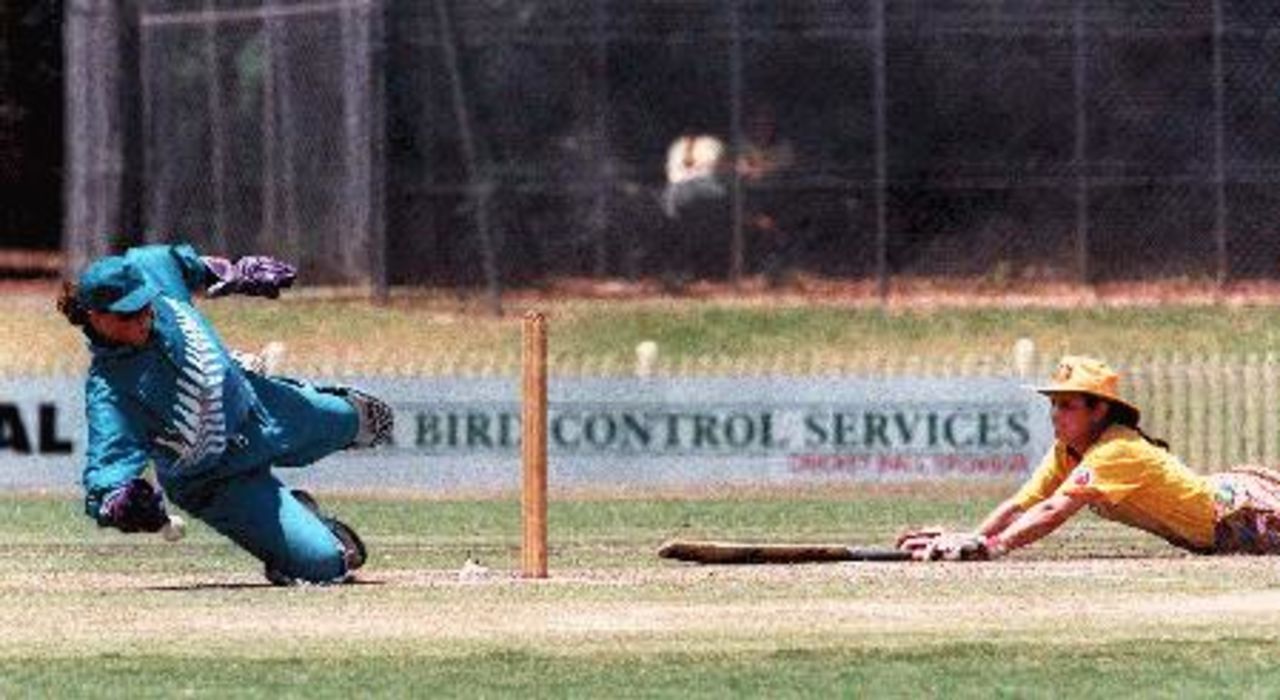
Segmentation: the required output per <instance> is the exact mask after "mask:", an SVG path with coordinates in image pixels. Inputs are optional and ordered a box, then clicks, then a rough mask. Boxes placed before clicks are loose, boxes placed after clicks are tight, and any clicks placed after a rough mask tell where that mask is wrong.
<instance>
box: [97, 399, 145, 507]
mask: <svg viewBox="0 0 1280 700" xmlns="http://www.w3.org/2000/svg"><path fill="white" fill-rule="evenodd" d="M120 400H121V398H120V395H119V394H118V393H117V392H116V391H115V390H114V389H113V388H111V385H110V384H108V383H107V382H106V380H104V379H102V378H101V377H96V376H92V375H91V376H90V377H89V381H88V382H87V383H86V385H85V402H86V412H87V419H88V424H89V445H88V448H87V453H88V454H87V455H86V460H85V467H84V473H83V475H82V477H81V481H82V482H83V484H84V490H85V501H84V509H85V514H86V515H88V516H89V517H91V518H94V519H95V520H96V519H97V518H98V509H99V508H100V507H101V506H102V499H103V498H104V497H105V496H106V495H107V494H109V493H111V492H112V491H114V490H115V489H117V488H119V487H121V486H124V485H125V484H127V483H128V482H129V480H131V479H133V478H134V477H137V476H140V475H141V474H142V472H143V470H145V469H146V467H147V462H148V459H149V457H148V454H147V445H146V440H145V438H144V437H143V436H142V435H141V434H140V433H139V431H138V430H137V429H136V428H134V427H133V426H132V425H130V423H129V421H128V419H127V417H126V415H125V413H124V411H123V410H122V408H121V406H120Z"/></svg>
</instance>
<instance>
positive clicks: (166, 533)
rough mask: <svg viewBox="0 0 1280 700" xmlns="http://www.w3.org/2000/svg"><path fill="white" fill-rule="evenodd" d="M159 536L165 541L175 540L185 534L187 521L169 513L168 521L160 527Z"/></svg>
mask: <svg viewBox="0 0 1280 700" xmlns="http://www.w3.org/2000/svg"><path fill="white" fill-rule="evenodd" d="M160 536H161V537H163V538H164V541H165V542H177V541H178V540H180V539H182V538H183V537H186V536H187V521H185V520H183V519H182V518H181V517H179V516H177V515H170V516H169V522H167V523H165V526H164V527H162V528H160Z"/></svg>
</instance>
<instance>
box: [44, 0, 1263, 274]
mask: <svg viewBox="0 0 1280 700" xmlns="http://www.w3.org/2000/svg"><path fill="white" fill-rule="evenodd" d="M1278 22H1280V6H1276V5H1275V4H1274V3H1269V2H1263V1H1262V0H1186V1H1184V2H1177V3H1124V2H1117V1H1115V0H1108V1H1104V0H1044V1H1042V2H1005V1H1003V0H947V1H946V2H942V1H940V0H938V1H934V0H928V1H920V2H887V1H886V0H853V1H850V0H789V1H788V2H773V1H771V0H480V1H475V2H470V1H469V2H460V1H458V0H412V1H410V0H310V1H300V0H132V1H126V2H116V1H115V0H69V2H68V30H67V37H68V38H67V42H68V54H67V55H68V73H69V76H71V78H70V81H69V93H68V94H69V110H68V121H69V127H70V128H69V133H70V145H69V152H70V154H71V157H70V161H69V162H70V172H69V174H68V190H67V191H68V198H69V202H68V221H67V236H66V241H67V247H68V249H69V250H70V251H71V252H72V256H71V258H72V260H73V261H74V262H78V261H81V260H83V259H85V258H86V257H89V256H91V255H93V254H97V253H99V252H101V251H103V250H106V249H109V248H112V247H118V246H120V245H124V244H128V243H132V242H139V241H142V240H161V239H170V238H184V239H188V240H194V241H196V242H197V243H199V244H201V245H205V246H209V247H213V248H218V249H223V250H228V251H231V252H247V251H249V250H254V251H261V252H274V253H279V254H282V255H286V256H289V257H292V258H295V259H299V260H301V261H302V263H303V266H304V272H306V273H307V274H309V275H310V276H311V278H312V279H319V280H322V281H328V282H335V283H372V284H373V285H374V286H375V287H378V288H380V289H385V285H387V284H393V283H394V284H415V285H438V286H458V287H483V288H487V289H488V290H490V292H491V293H493V294H494V295H495V296H496V295H497V293H498V292H500V290H501V289H502V288H504V287H506V286H511V285H537V284H541V283H544V282H547V281H549V280H553V279H555V278H562V277H591V278H646V279H659V280H662V281H664V282H668V283H670V284H671V285H675V286H679V285H682V284H684V283H686V282H688V281H690V280H694V279H735V280H736V279H740V278H742V277H744V276H760V277H762V278H764V279H766V280H768V281H770V282H775V283H780V284H784V283H786V282H787V280H788V279H789V278H790V277H792V276H794V275H823V276H831V277H837V278H851V279H859V280H877V281H878V282H880V284H881V288H882V289H883V288H885V287H886V286H887V285H888V282H889V281H890V280H894V279H911V278H916V277H919V278H930V279H932V278H938V277H961V278H966V279H968V278H975V277H976V278H979V279H985V280H989V281H993V282H997V283H1016V282H1018V281H1026V282H1030V283H1040V282H1045V281H1066V282H1082V283H1098V282H1108V281H1117V280H1132V279H1138V280H1143V279H1153V278H1170V277H1175V278H1189V279H1204V280H1210V281H1216V282H1218V283H1226V282H1230V281H1233V280H1242V279H1259V278H1261V279H1274V278H1276V277H1278V276H1280V233H1277V231H1276V230H1275V226H1274V225H1273V223H1272V222H1273V221H1275V220H1276V219H1277V216H1278V215H1280V188H1277V184H1280V168H1278V167H1277V166H1278V165H1280V160H1278V159H1277V157H1276V156H1275V155H1274V154H1275V152H1276V151H1275V149H1274V148H1272V146H1273V144H1274V143H1276V142H1277V137H1278V136H1280V133H1278V132H1280V97H1278V95H1280V93H1277V92H1276V90H1275V85H1276V83H1277V81H1278V80H1280V34H1277V32H1276V31H1275V30H1274V27H1275V26H1277V24H1278Z"/></svg>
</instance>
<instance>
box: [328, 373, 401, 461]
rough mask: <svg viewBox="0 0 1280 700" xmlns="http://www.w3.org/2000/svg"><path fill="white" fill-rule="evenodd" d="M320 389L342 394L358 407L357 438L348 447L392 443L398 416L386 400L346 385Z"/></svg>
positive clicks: (353, 405)
mask: <svg viewBox="0 0 1280 700" xmlns="http://www.w3.org/2000/svg"><path fill="white" fill-rule="evenodd" d="M320 391H323V392H324V393H326V394H333V395H335V396H341V397H342V398H344V399H346V401H347V403H349V404H351V406H352V407H353V408H355V409H356V417H357V419H358V421H359V422H358V424H357V427H356V436H355V439H353V440H352V441H351V444H350V445H347V447H348V448H351V447H378V446H379V445H390V444H391V437H392V434H393V432H394V430H395V423H396V416H395V413H394V412H393V411H392V410H391V406H390V405H388V404H387V402H386V401H383V400H382V399H380V398H378V397H376V396H374V395H372V394H366V393H365V392H363V391H360V390H359V389H352V388H350V387H345V386H337V387H321V388H320Z"/></svg>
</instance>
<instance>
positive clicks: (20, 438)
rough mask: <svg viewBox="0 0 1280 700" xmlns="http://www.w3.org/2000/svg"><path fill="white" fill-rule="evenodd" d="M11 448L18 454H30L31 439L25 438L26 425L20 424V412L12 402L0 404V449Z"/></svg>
mask: <svg viewBox="0 0 1280 700" xmlns="http://www.w3.org/2000/svg"><path fill="white" fill-rule="evenodd" d="M5 449H9V450H13V451H14V452H17V453H19V454H24V455H29V454H31V440H29V439H28V438H27V426H25V425H23V424H22V414H21V413H18V407H17V406H14V405H13V404H8V403H6V404H0V450H5Z"/></svg>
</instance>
